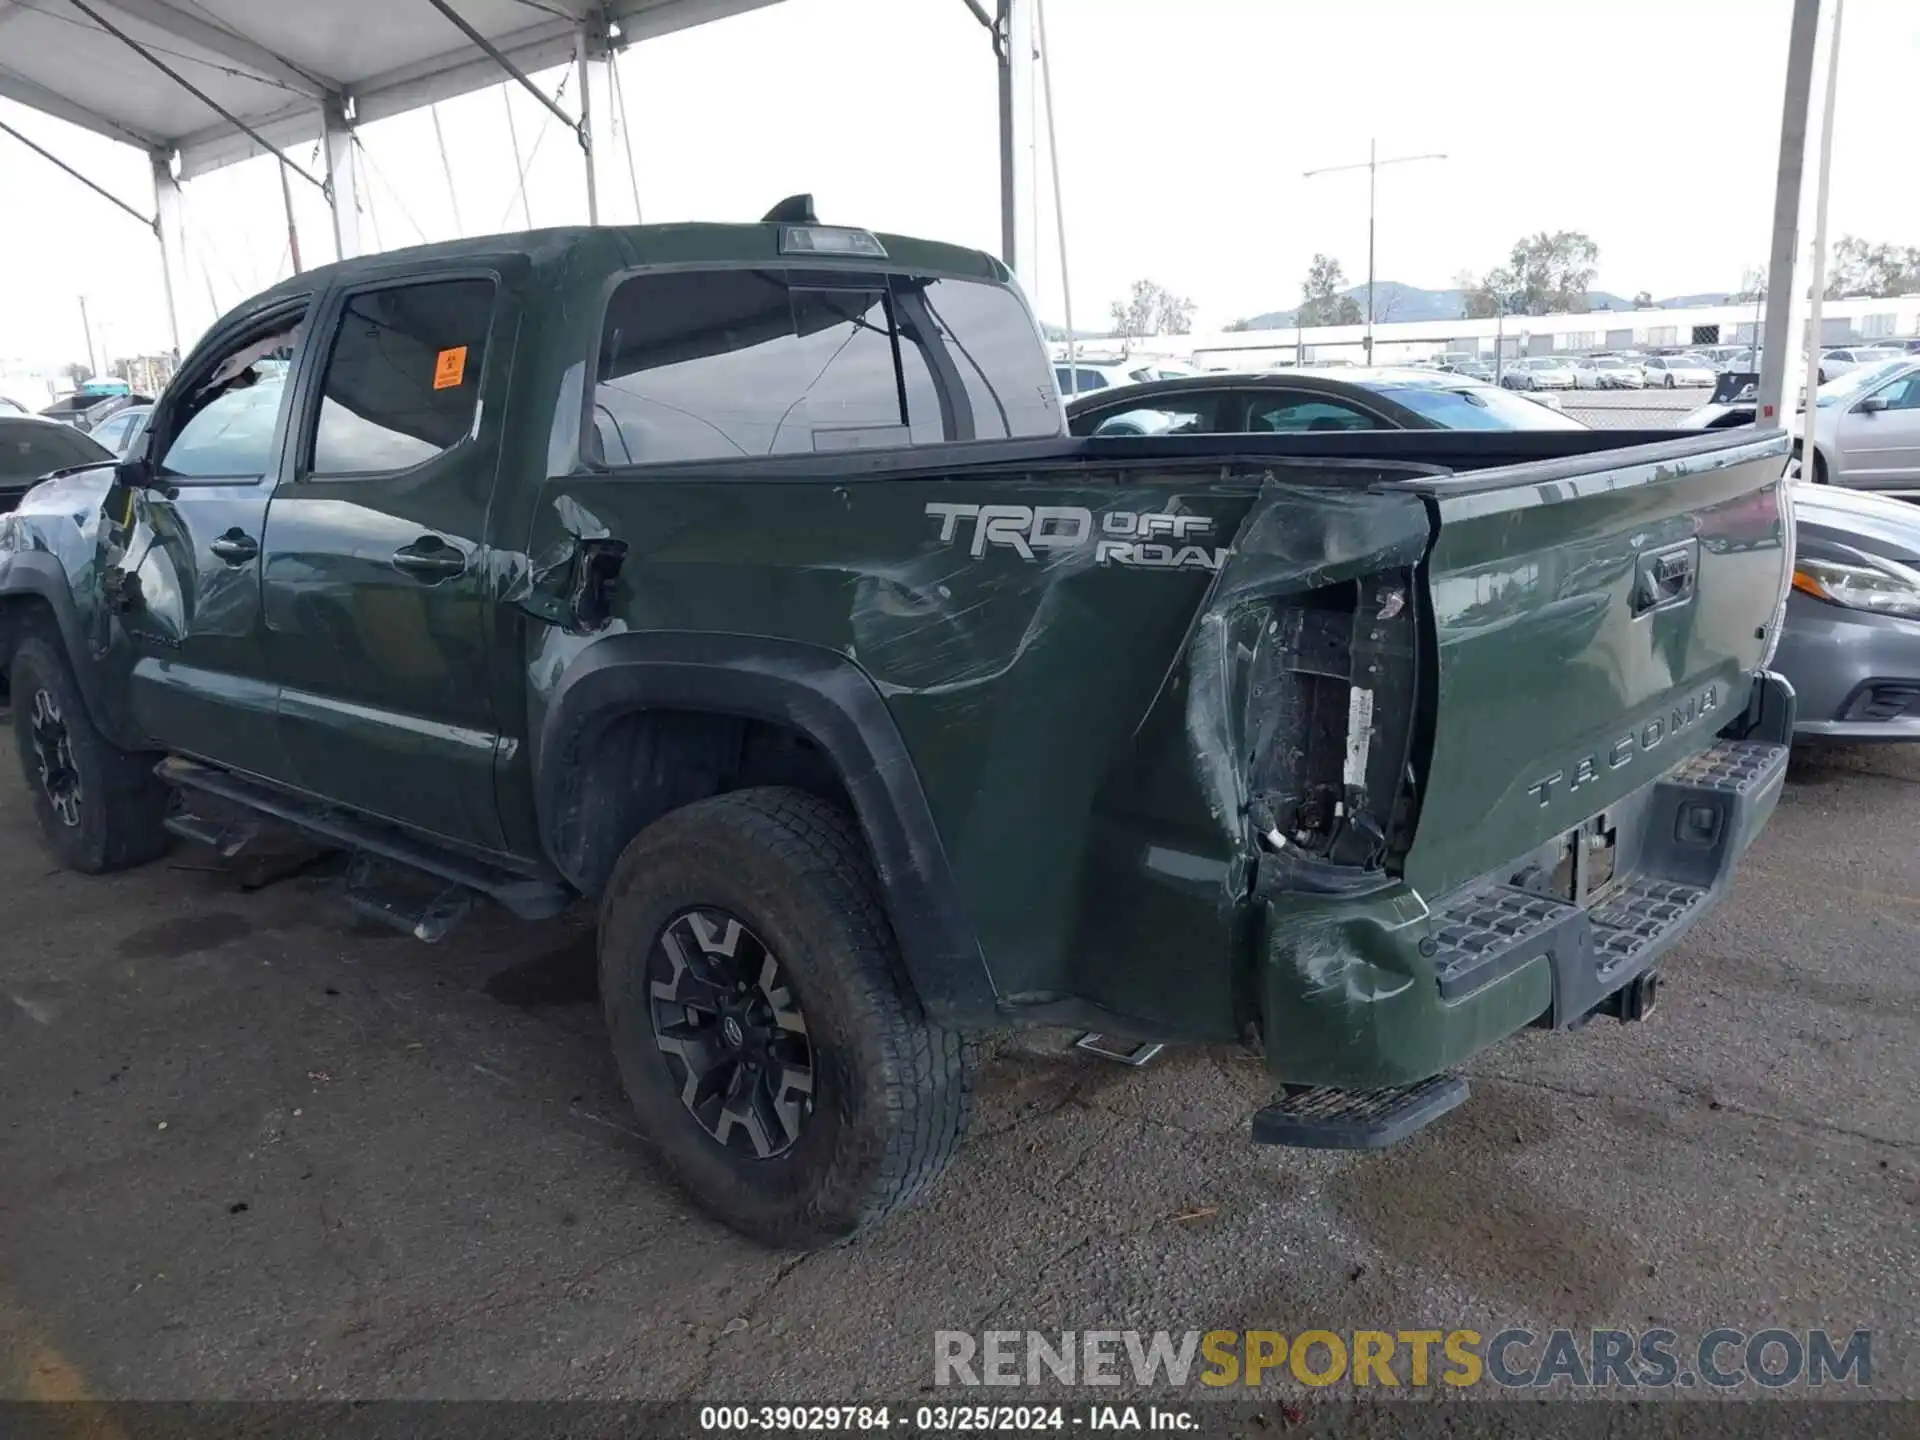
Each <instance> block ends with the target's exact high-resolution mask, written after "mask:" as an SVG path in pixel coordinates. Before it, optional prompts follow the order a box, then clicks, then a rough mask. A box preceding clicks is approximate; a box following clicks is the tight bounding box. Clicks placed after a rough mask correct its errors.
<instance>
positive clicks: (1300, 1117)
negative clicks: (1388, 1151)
mask: <svg viewBox="0 0 1920 1440" xmlns="http://www.w3.org/2000/svg"><path fill="white" fill-rule="evenodd" d="M1466 1098H1467V1082H1466V1079H1465V1077H1463V1076H1459V1075H1433V1076H1430V1077H1428V1078H1427V1079H1425V1080H1420V1081H1416V1082H1415V1083H1414V1084H1412V1085H1385V1086H1382V1087H1380V1088H1379V1089H1377V1090H1335V1089H1332V1088H1331V1087H1328V1086H1324V1085H1312V1086H1302V1087H1301V1088H1299V1089H1296V1090H1291V1091H1289V1092H1288V1093H1286V1094H1284V1095H1282V1096H1281V1097H1280V1098H1279V1099H1277V1100H1275V1101H1274V1102H1273V1103H1272V1104H1271V1105H1268V1106H1266V1107H1265V1108H1264V1109H1260V1110H1256V1111H1254V1112H1253V1139H1254V1143H1255V1144H1257V1145H1292V1146H1297V1147H1299V1148H1302V1149H1307V1150H1380V1149H1384V1148H1385V1147H1386V1146H1388V1145H1392V1144H1395V1143H1397V1142H1398V1141H1401V1140H1404V1139H1406V1138H1407V1136H1409V1135H1411V1134H1413V1133H1414V1132H1415V1131H1416V1130H1420V1129H1422V1128H1424V1127H1425V1126H1427V1125H1429V1124H1431V1123H1432V1122H1433V1121H1435V1120H1438V1119H1439V1118H1440V1117H1441V1116H1442V1115H1444V1114H1446V1113H1447V1112H1448V1111H1449V1110H1451V1109H1453V1108H1454V1107H1455V1106H1457V1105H1459V1104H1460V1103H1461V1102H1462V1101H1463V1100H1465V1099H1466Z"/></svg>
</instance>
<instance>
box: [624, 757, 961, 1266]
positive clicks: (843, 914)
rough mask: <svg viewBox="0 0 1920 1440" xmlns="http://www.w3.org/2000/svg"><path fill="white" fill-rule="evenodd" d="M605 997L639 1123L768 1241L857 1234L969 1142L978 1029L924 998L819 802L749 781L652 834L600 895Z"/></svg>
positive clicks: (673, 1162) (863, 870) (694, 1191)
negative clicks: (924, 1006)
mask: <svg viewBox="0 0 1920 1440" xmlns="http://www.w3.org/2000/svg"><path fill="white" fill-rule="evenodd" d="M600 994H601V1001H602V1004H603V1005H604V1006H605V1008H606V1014H607V1027H608V1029H609V1031H610V1032H611V1034H612V1040H613V1047H614V1053H615V1057H616V1059H617V1060H618V1061H619V1065H620V1074H621V1078H622V1079H623V1081H624V1082H625V1085H626V1090H627V1095H628V1097H629V1098H630V1099H631V1100H632V1102H633V1107H634V1111H635V1114H636V1116H637V1117H638V1120H639V1124H640V1128H641V1130H642V1132H644V1134H645V1135H646V1136H647V1138H648V1139H649V1140H651V1141H652V1142H653V1144H654V1145H655V1146H656V1147H657V1148H658V1150H659V1152H660V1155H661V1158H662V1160H663V1161H664V1163H665V1165H666V1167H667V1169H668V1170H669V1171H670V1172H671V1173H672V1175H673V1176H674V1178H675V1179H676V1180H678V1181H679V1183H680V1184H681V1185H682V1186H683V1187H684V1188H685V1189H686V1190H687V1191H688V1192H689V1193H690V1194H691V1195H692V1196H693V1198H694V1199H695V1200H696V1201H697V1202H698V1203H699V1204H700V1205H701V1206H702V1207H703V1208H705V1209H706V1210H708V1211H709V1212H711V1213H712V1214H713V1215H715V1216H716V1217H718V1218H719V1219H721V1220H723V1221H724V1222H726V1223H727V1224H728V1225H731V1226H732V1227H733V1228H735V1229H736V1230H739V1231H742V1232H743V1233H745V1234H747V1235H750V1236H752V1237H753V1238H754V1239H756V1240H759V1241H762V1242H763V1243H765V1244H768V1245H773V1246H778V1247H781V1248H787V1249H808V1248H812V1247H815V1246H819V1245H825V1244H831V1243H833V1242H834V1241H837V1240H842V1239H845V1238H847V1237H849V1236H851V1235H853V1234H854V1233H856V1232H857V1231H859V1230H861V1229H863V1228H865V1227H867V1226H869V1225H872V1224H874V1223H876V1222H878V1221H879V1220H881V1219H882V1218H884V1217H885V1216H887V1215H888V1214H890V1213H891V1212H892V1211H893V1210H895V1209H897V1208H899V1207H900V1206H902V1205H905V1204H907V1203H908V1202H910V1201H911V1200H913V1199H914V1198H915V1197H916V1196H917V1195H919V1194H920V1193H921V1192H922V1191H924V1190H925V1189H926V1188H927V1187H928V1186H929V1185H930V1184H931V1183H932V1181H933V1180H934V1179H935V1178H936V1177H937V1176H938V1175H939V1174H940V1173H941V1171H943V1170H944V1169H945V1168H946V1166H947V1163H948V1161H949V1160H951V1159H952V1157H953V1154H954V1152H955V1150H956V1149H957V1148H958V1146H959V1142H960V1137H961V1135H962V1133H963V1131H964V1130H965V1128H966V1123H967V1119H968V1115H969V1113H970V1110H971V1106H972V1078H971V1064H970V1055H969V1050H968V1047H967V1046H966V1044H965V1043H964V1042H963V1040H962V1038H961V1037H960V1035H958V1034H957V1033H955V1032H953V1031H950V1030H944V1029H941V1028H940V1027H938V1026H936V1025H934V1024H932V1023H931V1022H930V1021H928V1019H927V1018H926V1015H925V1014H924V1012H922V1010H921V1008H920V1004H919V1001H918V999H917V998H916V997H915V995H914V993H913V990H912V987H911V985H910V984H909V982H908V980H907V977H906V972H905V969H904V967H903V965H902V963H901V959H900V953H899V946H898V943H897V941H896V940H895V938H894V934H893V928H892V926H891V924H890V923H889V922H888V919H887V912H886V907H885V905H884V903H883V902H882V898H881V894H880V887H879V880H878V877H877V876H876V875H875V873H874V868H873V862H872V860H871V859H870V858H869V856H868V854H867V849H866V846H865V844H864V843H863V841H862V839H861V836H860V832H859V829H858V827H857V826H856V825H855V823H854V820H853V817H852V816H851V815H849V814H848V813H847V812H846V811H845V810H843V809H841V808H839V807H838V806H835V805H832V804H830V803H828V802H827V801H824V800H821V799H819V798H817V797H815V796H812V795H808V794H805V793H803V792H801V791H797V790H788V789H772V788H769V789H757V790H742V791H736V792H735V793H733V794H730V795H722V796H718V797H715V798H713V799H710V800H703V801H700V802H698V803H696V804H693V805H689V806H686V807H685V808H683V809H680V810H676V811H674V812H673V813H672V814H670V815H668V816H666V817H665V818H664V819H661V820H659V821H657V822H655V823H654V824H653V825H651V826H649V827H648V828H647V829H646V830H644V831H642V832H641V834H640V835H639V836H638V837H637V838H636V839H634V841H633V842H632V843H631V844H629V845H628V846H627V848H626V850H625V852H624V853H623V854H622V855H621V856H620V859H619V861H618V862H617V863H616V864H615V866H614V870H613V875H612V877H611V879H610V880H609V881H608V884H607V890H606V894H605V896H604V897H603V899H602V901H601V909H600Z"/></svg>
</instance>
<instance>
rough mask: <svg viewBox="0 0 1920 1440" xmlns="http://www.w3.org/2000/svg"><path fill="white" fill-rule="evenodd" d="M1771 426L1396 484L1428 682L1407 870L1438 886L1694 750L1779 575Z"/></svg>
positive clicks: (1781, 462) (1765, 613) (1749, 667)
mask: <svg viewBox="0 0 1920 1440" xmlns="http://www.w3.org/2000/svg"><path fill="white" fill-rule="evenodd" d="M1787 449H1788V440H1787V438H1786V437H1785V436H1784V435H1782V434H1779V433H1777V432H1776V433H1770V434H1765V435H1761V436H1758V437H1756V436H1755V435H1754V434H1753V432H1751V431H1747V432H1732V433H1721V434H1716V435H1710V436H1704V437H1691V436H1690V437H1687V438H1685V439H1679V440H1675V441H1671V442H1665V443H1662V444H1659V445H1650V446H1640V447H1636V448H1633V449H1627V450H1618V451H1614V452H1611V453H1602V454H1598V455H1588V456H1581V457H1578V458H1575V459H1570V460H1552V461H1542V462H1538V463H1533V464H1527V465H1518V466H1513V467H1509V468H1502V469H1499V470H1488V471H1482V472H1479V473H1476V474H1465V475H1459V476H1450V477H1444V478H1438V479H1431V480H1416V481H1407V482H1402V483H1403V485H1404V486H1405V487H1406V488H1409V489H1413V490H1416V491H1418V492H1420V493H1422V494H1423V495H1424V496H1425V497H1426V499H1427V502H1428V504H1429V505H1430V506H1431V507H1432V508H1433V510H1434V512H1435V513H1434V517H1433V518H1434V521H1435V525H1436V532H1437V533H1436V535H1435V538H1434V542H1433V546H1432V549H1431V551H1430V552H1429V556H1428V583H1429V591H1430V596H1431V604H1432V616H1433V626H1434V633H1435V640H1436V641H1437V653H1438V671H1437V675H1436V676H1435V680H1434V686H1433V688H1432V690H1430V692H1429V693H1430V694H1431V695H1432V697H1433V704H1432V710H1431V715H1432V748H1431V753H1430V761H1429V764H1428V766H1427V770H1426V776H1425V785H1424V794H1423V796H1422V799H1421V804H1420V819H1419V827H1418V830H1417V831H1416V833H1415V837H1414V843H1413V845H1412V847H1411V849H1410V850H1409V852H1408V854H1407V858H1406V863H1405V874H1406V877H1407V879H1408V880H1409V881H1410V882H1412V883H1413V884H1414V885H1415V886H1416V887H1418V888H1419V889H1420V890H1421V891H1422V892H1423V893H1424V894H1426V895H1428V896H1430V897H1431V896H1438V895H1443V894H1445V893H1447V892H1448V891H1450V890H1452V889H1454V888H1456V887H1457V886H1459V885H1461V884H1462V883H1464V882H1466V881H1468V880H1471V879H1474V878H1476V877H1478V876H1480V875H1482V874H1485V873H1486V872H1488V871H1490V870H1493V869H1495V868H1496V867H1498V866H1501V865H1503V864H1506V863H1508V862H1511V861H1515V860H1517V859H1519V858H1520V857H1522V856H1524V855H1526V854H1527V853H1529V852H1530V851H1532V850H1534V849H1535V848H1537V847H1539V846H1541V845H1543V844H1545V843H1546V842H1548V841H1550V840H1552V839H1554V838H1555V837H1557V836H1559V835H1561V834H1563V833H1565V832H1566V831H1567V830H1569V829H1571V828H1572V827H1573V826H1575V825H1577V824H1579V823H1580V822H1581V821H1582V820H1585V819H1586V818H1588V817H1589V816H1592V815H1594V814H1595V813H1597V812H1598V811H1601V810H1603V809H1605V808H1606V807H1607V806H1609V805H1611V804H1613V803H1614V802H1615V801H1617V800H1619V799H1620V798H1621V797H1622V796H1624V795H1627V794H1628V793H1630V792H1632V791H1634V790H1637V789H1639V788H1640V787H1641V786H1643V785H1645V784H1647V783H1648V782H1649V781H1651V780H1653V779H1654V778H1656V777H1657V776H1659V775H1660V774H1662V773H1663V772H1665V771H1667V770H1669V769H1671V768H1673V767H1674V766H1675V765H1677V764H1679V763H1681V762H1682V761H1684V760H1686V759H1688V758H1689V757H1690V756H1692V755H1695V754H1697V753H1698V752H1699V751H1701V750H1703V749H1704V748H1706V746H1707V745H1708V744H1710V743H1711V742H1712V740H1713V737H1714V734H1715V732H1716V731H1718V730H1719V729H1720V728H1721V727H1722V726H1723V725H1725V724H1727V723H1728V722H1729V721H1731V720H1733V719H1734V718H1736V715H1737V712H1738V711H1739V710H1740V708H1741V707H1743V706H1744V705H1745V704H1746V700H1747V693H1748V678H1747V677H1748V676H1749V675H1750V674H1751V672H1752V671H1753V670H1754V669H1755V668H1756V667H1757V666H1758V665H1759V663H1760V660H1761V658H1762V656H1763V655H1764V654H1765V653H1766V651H1767V648H1768V639H1769V637H1768V635H1767V628H1768V626H1769V625H1770V624H1771V623H1772V619H1773V615H1774V611H1775V608H1776V606H1777V605H1778V603H1779V600H1780V596H1781V593H1782V592H1781V587H1782V586H1783V585H1784V584H1785V583H1786V570H1787V566H1788V555H1787V526H1786V523H1785V520H1784V518H1783V515H1782V508H1781V507H1782V505H1783V504H1784V503H1785V501H1784V493H1785V492H1784V482H1783V480H1782V472H1783V470H1784V468H1785V460H1786V454H1787Z"/></svg>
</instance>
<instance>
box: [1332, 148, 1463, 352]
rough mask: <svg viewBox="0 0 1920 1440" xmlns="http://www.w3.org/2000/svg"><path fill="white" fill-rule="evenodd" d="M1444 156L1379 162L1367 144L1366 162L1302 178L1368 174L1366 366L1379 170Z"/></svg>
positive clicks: (1377, 153)
mask: <svg viewBox="0 0 1920 1440" xmlns="http://www.w3.org/2000/svg"><path fill="white" fill-rule="evenodd" d="M1446 158H1447V157H1446V155H1445V154H1444V153H1437V154H1428V155H1395V156H1393V157H1391V158H1390V159H1386V160H1382V159H1381V158H1380V148H1379V142H1378V141H1375V140H1369V141H1367V158H1366V160H1365V162H1364V163H1357V164H1353V165H1322V166H1321V167H1320V168H1319V169H1317V170H1308V171H1306V172H1305V173H1304V174H1303V175H1302V176H1301V178H1302V179H1303V180H1311V179H1312V178H1313V177H1314V176H1316V175H1333V174H1337V173H1338V172H1340V171H1343V170H1364V171H1366V172H1367V363H1368V364H1369V365H1371V364H1372V363H1373V235H1374V209H1375V207H1374V197H1375V193H1376V191H1377V189H1378V183H1379V177H1380V167H1381V166H1382V165H1411V164H1412V163H1413V162H1414V161H1416V160H1444V159H1446Z"/></svg>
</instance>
